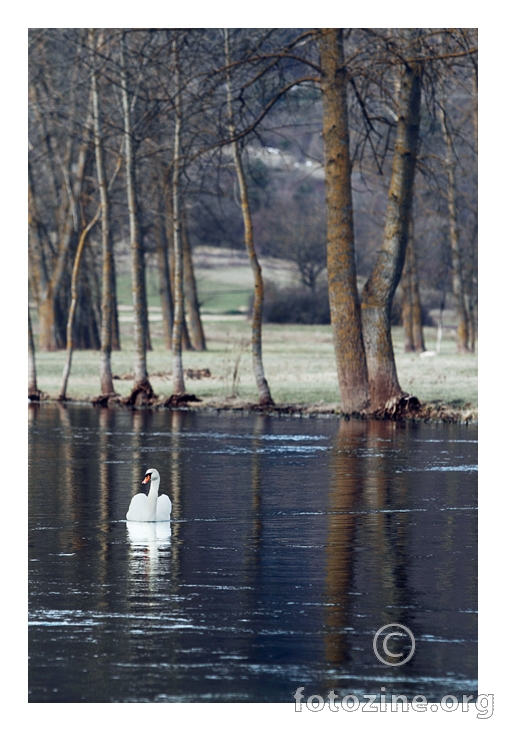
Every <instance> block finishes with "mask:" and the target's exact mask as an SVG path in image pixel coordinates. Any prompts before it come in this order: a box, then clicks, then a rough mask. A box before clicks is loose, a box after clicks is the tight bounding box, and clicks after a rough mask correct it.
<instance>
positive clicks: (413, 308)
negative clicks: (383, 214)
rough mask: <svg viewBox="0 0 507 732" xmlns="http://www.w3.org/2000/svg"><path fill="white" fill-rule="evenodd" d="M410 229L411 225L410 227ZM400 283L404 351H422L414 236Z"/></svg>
mask: <svg viewBox="0 0 507 732" xmlns="http://www.w3.org/2000/svg"><path fill="white" fill-rule="evenodd" d="M410 228H411V229H412V227H410ZM401 285H402V305H401V310H402V320H403V329H404V331H405V351H406V352H407V353H410V352H414V351H415V352H416V353H422V351H425V350H426V348H425V346H424V331H423V322H422V306H421V296H420V293H419V275H418V269H417V257H416V251H415V245H414V237H413V235H411V236H410V238H409V242H408V245H407V254H406V258H405V266H404V268H403V275H402V278H401Z"/></svg>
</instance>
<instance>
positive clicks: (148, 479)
mask: <svg viewBox="0 0 507 732" xmlns="http://www.w3.org/2000/svg"><path fill="white" fill-rule="evenodd" d="M150 480H151V475H150V474H149V473H148V475H145V476H144V480H143V482H142V483H141V485H143V484H144V483H149V482H150Z"/></svg>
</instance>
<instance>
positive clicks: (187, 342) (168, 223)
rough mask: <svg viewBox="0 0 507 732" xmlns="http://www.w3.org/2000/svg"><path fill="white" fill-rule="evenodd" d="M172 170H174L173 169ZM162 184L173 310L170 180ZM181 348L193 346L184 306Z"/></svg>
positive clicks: (172, 241) (172, 235)
mask: <svg viewBox="0 0 507 732" xmlns="http://www.w3.org/2000/svg"><path fill="white" fill-rule="evenodd" d="M173 172H174V171H173ZM166 184H167V185H166V186H164V193H165V201H166V214H165V217H164V218H165V222H166V239H167V255H168V264H169V281H170V285H171V302H172V307H173V310H174V271H175V267H174V226H173V223H174V216H173V191H172V180H171V181H169V180H167V181H166ZM180 234H181V232H180ZM183 301H185V293H184V292H183ZM172 328H173V321H171V334H172ZM171 341H172V335H171ZM181 350H182V351H192V350H193V348H192V346H191V344H190V338H189V337H188V329H187V319H186V317H185V308H183V321H182V324H181Z"/></svg>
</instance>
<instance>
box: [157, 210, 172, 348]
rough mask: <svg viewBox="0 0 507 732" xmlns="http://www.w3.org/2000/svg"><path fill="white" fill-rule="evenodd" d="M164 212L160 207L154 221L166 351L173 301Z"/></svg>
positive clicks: (169, 344)
mask: <svg viewBox="0 0 507 732" xmlns="http://www.w3.org/2000/svg"><path fill="white" fill-rule="evenodd" d="M164 218H165V211H164V205H163V201H162V205H161V206H160V208H159V216H158V218H157V220H156V232H155V233H156V237H157V266H158V282H159V292H160V304H161V306H162V322H163V326H164V343H165V347H166V348H167V350H169V351H170V350H171V348H172V333H173V299H172V294H171V278H170V274H169V260H168V256H167V236H166V228H165V222H164Z"/></svg>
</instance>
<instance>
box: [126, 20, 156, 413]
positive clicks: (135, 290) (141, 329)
mask: <svg viewBox="0 0 507 732" xmlns="http://www.w3.org/2000/svg"><path fill="white" fill-rule="evenodd" d="M120 65H121V96H122V106H123V124H124V134H125V177H126V183H127V200H128V210H129V224H130V252H131V271H132V302H133V306H134V388H133V390H132V395H131V396H132V398H133V399H135V397H134V395H137V394H139V393H141V392H142V393H143V394H144V395H145V398H148V399H150V398H152V397H153V389H152V387H151V384H150V382H149V380H148V370H147V365H146V315H145V312H144V310H143V293H144V291H145V290H144V257H143V251H142V246H141V236H140V230H139V221H138V212H137V201H136V190H135V160H134V149H133V141H132V131H131V122H130V102H129V94H128V88H127V72H126V66H125V37H124V34H122V36H121V37H120Z"/></svg>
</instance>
